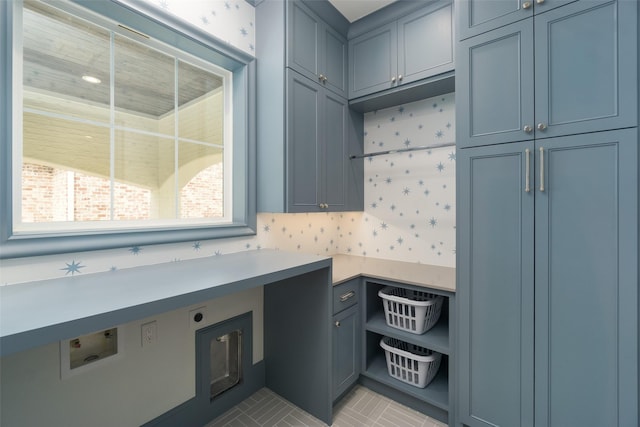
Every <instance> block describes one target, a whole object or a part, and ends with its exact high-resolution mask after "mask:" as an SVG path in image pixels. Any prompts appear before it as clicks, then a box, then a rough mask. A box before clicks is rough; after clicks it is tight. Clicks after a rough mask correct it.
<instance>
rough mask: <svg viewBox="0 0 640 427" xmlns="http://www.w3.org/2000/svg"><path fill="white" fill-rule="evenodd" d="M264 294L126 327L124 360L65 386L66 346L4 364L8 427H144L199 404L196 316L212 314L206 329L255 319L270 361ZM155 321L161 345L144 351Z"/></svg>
mask: <svg viewBox="0 0 640 427" xmlns="http://www.w3.org/2000/svg"><path fill="white" fill-rule="evenodd" d="M262 297H263V295H262V288H255V289H251V290H249V291H245V292H241V293H237V294H234V295H230V296H226V297H223V298H218V299H215V300H211V301H205V302H203V303H202V304H198V305H197V306H193V307H188V308H185V309H180V310H174V311H171V312H168V313H164V314H162V315H160V316H154V317H153V318H147V319H141V320H140V321H137V322H132V323H128V324H126V325H121V326H120V327H119V329H118V334H123V335H124V339H123V348H122V349H121V350H122V351H123V355H122V357H120V358H117V359H115V360H113V361H112V362H108V359H104V360H103V362H104V364H103V365H101V366H96V368H94V369H90V370H88V371H86V372H83V373H81V374H78V375H75V376H71V377H69V378H65V379H64V380H62V379H60V350H61V349H60V346H59V344H58V343H53V344H49V345H46V346H43V347H39V348H35V349H32V350H28V351H24V352H22V353H18V354H14V355H11V356H9V357H5V358H3V359H2V363H1V364H0V375H1V376H2V384H1V389H0V397H1V398H0V400H1V402H0V403H1V406H0V425H2V426H3V427H26V426H52V427H54V426H55V427H62V426H64V427H73V426H78V427H86V426H92V427H114V426H118V427H127V426H139V425H141V424H144V423H145V422H148V421H150V420H151V419H153V418H155V417H157V416H159V415H162V414H163V413H165V412H167V411H168V410H170V409H172V408H173V407H175V406H177V405H179V404H181V403H183V402H184V401H186V400H189V399H190V398H192V397H193V396H195V375H194V372H195V334H194V333H189V331H190V326H189V316H188V314H189V310H190V309H193V308H197V307H200V306H206V307H207V314H206V317H205V320H204V321H203V326H208V325H210V324H214V323H217V322H220V321H222V320H225V319H228V318H230V317H233V316H236V315H238V314H242V313H246V312H248V311H253V339H254V341H253V361H254V362H257V361H259V360H262V358H263V342H262V337H263V329H262V317H263V311H262V300H263V298H262ZM151 320H155V321H156V322H157V328H158V340H157V342H156V343H155V344H151V345H148V346H146V347H142V345H141V339H140V338H141V337H140V328H141V325H142V324H143V323H146V322H148V321H151Z"/></svg>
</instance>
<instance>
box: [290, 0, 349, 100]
mask: <svg viewBox="0 0 640 427" xmlns="http://www.w3.org/2000/svg"><path fill="white" fill-rule="evenodd" d="M287 13H288V16H287V20H288V25H287V58H286V61H287V66H288V67H289V68H291V69H294V70H296V71H297V72H299V73H300V74H302V75H303V76H305V77H307V78H309V79H311V80H314V81H318V82H319V83H321V84H322V85H323V86H325V87H327V88H328V89H330V90H332V91H334V92H336V93H337V94H338V95H341V96H343V97H345V98H346V97H347V39H346V38H345V37H344V36H342V35H341V34H340V33H339V32H338V31H336V30H334V29H333V28H332V27H330V26H329V25H327V24H326V23H325V22H324V21H323V20H322V19H321V18H320V17H319V16H318V15H316V14H315V13H314V12H313V11H312V10H311V9H309V8H308V7H307V6H306V5H304V4H303V3H300V2H292V3H290V7H289V10H288V12H287Z"/></svg>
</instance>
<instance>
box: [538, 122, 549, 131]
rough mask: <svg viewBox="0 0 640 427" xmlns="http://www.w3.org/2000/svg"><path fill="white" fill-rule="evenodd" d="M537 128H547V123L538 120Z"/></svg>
mask: <svg viewBox="0 0 640 427" xmlns="http://www.w3.org/2000/svg"><path fill="white" fill-rule="evenodd" d="M537 127H538V130H545V129H547V125H545V124H544V123H542V122H540V123H538V126H537Z"/></svg>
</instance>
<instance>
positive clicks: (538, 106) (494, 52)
mask: <svg viewBox="0 0 640 427" xmlns="http://www.w3.org/2000/svg"><path fill="white" fill-rule="evenodd" d="M462 3H465V2H462ZM487 3H501V2H487ZM505 3H507V2H505ZM543 4H545V3H543ZM466 7H467V8H468V7H469V5H466ZM636 20H637V15H636V4H635V2H629V1H626V0H623V1H615V0H614V1H608V2H603V1H578V2H574V3H572V4H568V5H566V6H564V7H560V8H556V9H553V10H551V11H549V12H546V13H541V14H539V15H536V16H535V17H534V18H532V19H527V20H523V21H519V22H516V23H513V24H509V25H505V26H503V27H500V28H498V29H495V30H492V31H489V32H486V33H483V34H480V35H478V36H476V37H472V38H470V39H466V40H463V41H462V42H460V43H459V44H458V46H457V54H456V55H457V59H456V62H457V65H458V72H457V73H456V101H457V102H456V105H457V106H458V108H457V110H456V113H457V119H456V120H457V122H458V131H457V138H458V140H457V143H458V146H459V147H460V148H464V147H471V146H479V145H490V144H499V143H505V142H512V141H524V140H531V139H534V138H535V139H540V138H548V137H555V136H562V135H571V134H579V133H588V132H594V131H601V130H607V129H619V128H624V127H632V126H636V125H637V123H638V115H637V85H638V80H637V48H638V46H637V43H638V35H637V24H636ZM534 58H535V61H534ZM594 58H597V60H594ZM534 63H535V64H534Z"/></svg>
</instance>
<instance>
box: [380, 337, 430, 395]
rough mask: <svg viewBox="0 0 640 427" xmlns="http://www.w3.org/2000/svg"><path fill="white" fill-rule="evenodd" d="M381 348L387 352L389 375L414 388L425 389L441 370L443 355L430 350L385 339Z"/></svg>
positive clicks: (393, 339)
mask: <svg viewBox="0 0 640 427" xmlns="http://www.w3.org/2000/svg"><path fill="white" fill-rule="evenodd" d="M380 347H382V348H383V349H384V351H385V356H386V358H387V369H388V371H389V375H390V376H391V377H393V378H395V379H398V380H400V381H402V382H405V383H407V384H411V385H412V386H415V387H419V388H425V387H426V386H427V385H429V383H430V382H431V381H432V380H433V378H435V376H436V374H437V373H438V369H440V361H441V360H442V354H440V353H438V352H437V351H433V350H429V349H428V348H424V347H420V346H418V345H415V344H409V343H406V342H404V341H401V340H398V339H395V338H389V337H384V338H382V340H380Z"/></svg>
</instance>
